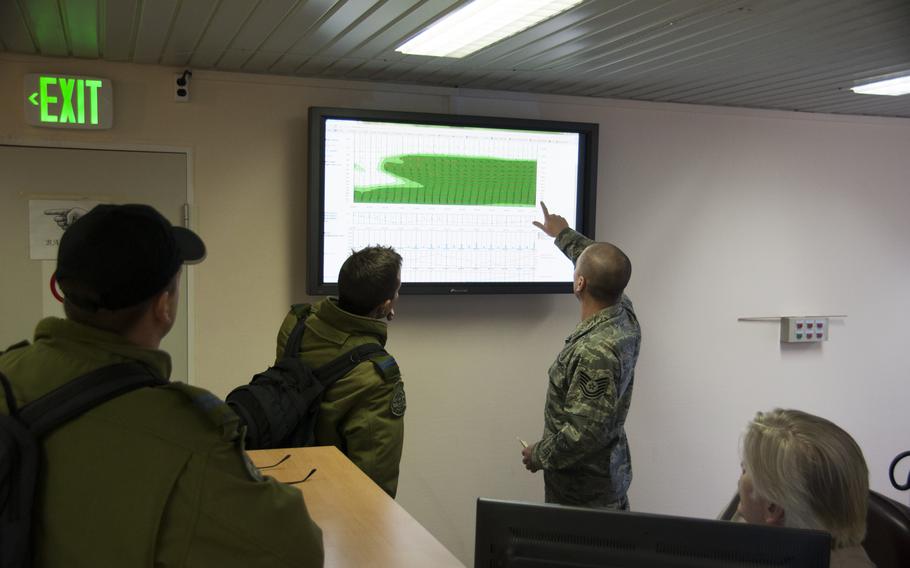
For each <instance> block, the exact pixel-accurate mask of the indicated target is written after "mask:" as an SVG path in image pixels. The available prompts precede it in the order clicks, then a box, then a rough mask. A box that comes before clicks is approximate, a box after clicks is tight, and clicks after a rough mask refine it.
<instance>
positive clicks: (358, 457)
mask: <svg viewBox="0 0 910 568" xmlns="http://www.w3.org/2000/svg"><path fill="white" fill-rule="evenodd" d="M296 323H297V314H296V313H295V312H294V310H291V311H290V312H289V313H288V315H287V316H286V317H285V318H284V322H282V324H281V329H280V330H279V331H278V356H279V357H280V356H281V355H282V354H283V353H284V346H285V344H286V343H287V340H288V336H289V335H290V334H291V331H292V330H293V329H294V325H295V324H296ZM387 330H388V325H387V324H386V322H385V321H382V320H378V319H375V318H369V317H364V316H358V315H354V314H351V313H348V312H346V311H344V310H342V309H341V308H339V307H338V300H337V299H335V298H327V299H324V300H322V301H320V302H318V303H317V304H315V305H313V306H312V307H311V314H310V316H309V317H308V318H307V322H306V329H305V330H304V332H303V340H302V341H301V342H300V344H301V352H300V356H301V358H303V360H304V361H305V362H306V363H307V364H308V365H310V366H311V367H319V366H321V365H324V364H326V363H328V362H329V361H331V360H332V359H334V358H335V357H338V356H339V355H341V354H342V353H343V352H345V351H350V350H351V349H353V348H354V347H357V346H359V345H364V344H367V343H378V344H380V345H383V346H384V345H385V342H386V332H387ZM404 411H405V395H404V383H403V382H402V380H401V372H400V371H399V369H398V364H397V363H396V362H395V359H394V358H392V357H391V356H390V355H386V356H383V357H381V358H377V359H372V360H371V361H370V362H367V361H364V362H363V363H361V364H360V365H358V366H357V367H354V369H353V370H352V371H351V372H349V373H348V374H347V375H345V376H344V377H341V378H340V379H338V380H337V381H336V382H335V384H333V385H332V386H331V387H329V388H328V390H327V391H326V393H325V398H324V399H323V401H322V403H321V404H320V406H319V417H318V418H317V420H316V445H319V446H332V445H333V446H337V447H338V449H339V450H341V451H342V452H343V453H344V454H345V455H346V456H347V457H348V458H349V459H350V460H351V461H352V462H354V464H355V465H356V466H357V467H359V468H360V469H361V471H363V472H364V473H365V474H367V475H368V476H369V477H370V479H372V480H373V481H374V482H375V483H376V484H377V485H379V486H380V487H381V488H382V489H383V490H384V491H385V492H386V493H388V494H389V495H390V496H391V497H393V498H394V497H395V493H396V492H397V490H398V464H399V462H400V461H401V449H402V446H403V445H404V418H403V417H404Z"/></svg>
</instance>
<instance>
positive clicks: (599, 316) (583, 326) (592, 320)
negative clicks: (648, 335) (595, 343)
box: [566, 301, 622, 343]
mask: <svg viewBox="0 0 910 568" xmlns="http://www.w3.org/2000/svg"><path fill="white" fill-rule="evenodd" d="M621 312H622V302H621V301H617V302H616V303H615V304H613V305H612V306H608V307H606V308H604V309H602V310H600V311H599V312H597V313H596V314H594V315H592V316H590V317H589V318H588V319H586V320H583V321H581V322H580V323H579V324H578V325H577V326H575V330H574V331H573V332H572V334H571V335H570V336H569V337H567V338H566V343H571V342H573V341H575V340H576V339H578V338H579V337H581V336H582V335H584V334H586V333H588V332H589V331H591V330H592V329H594V328H595V327H597V326H598V325H600V324H602V323H604V322H606V321H609V320H611V319H613V318H615V317H617V316H618V315H619V314H620V313H621Z"/></svg>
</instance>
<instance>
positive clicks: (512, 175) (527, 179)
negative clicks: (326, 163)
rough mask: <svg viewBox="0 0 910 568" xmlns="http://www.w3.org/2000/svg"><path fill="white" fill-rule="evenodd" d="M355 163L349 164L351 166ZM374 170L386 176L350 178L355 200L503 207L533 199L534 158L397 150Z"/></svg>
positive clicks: (533, 201)
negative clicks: (364, 180) (368, 180)
mask: <svg viewBox="0 0 910 568" xmlns="http://www.w3.org/2000/svg"><path fill="white" fill-rule="evenodd" d="M358 168H360V166H355V170H356V169H358ZM379 171H380V174H379V175H380V176H381V177H382V178H383V179H386V180H389V181H388V182H386V183H380V184H372V185H357V184H356V183H355V185H354V202H355V203H408V204H413V205H496V206H508V207H534V206H536V204H537V161H536V160H508V159H503V158H483V157H477V156H450V155H445V154H402V155H398V156H389V157H387V158H383V159H382V161H381V163H380V164H379Z"/></svg>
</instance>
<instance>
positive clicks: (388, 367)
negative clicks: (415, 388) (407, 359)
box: [370, 353, 401, 383]
mask: <svg viewBox="0 0 910 568" xmlns="http://www.w3.org/2000/svg"><path fill="white" fill-rule="evenodd" d="M370 361H372V362H373V366H374V367H376V370H377V371H379V374H380V375H382V379H383V380H384V381H385V382H387V383H391V382H394V381H397V380H400V379H401V369H399V368H398V362H397V361H395V358H394V357H392V356H391V355H389V354H388V353H384V354H380V355H375V356H373V357H370Z"/></svg>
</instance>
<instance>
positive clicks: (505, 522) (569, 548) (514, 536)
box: [474, 499, 831, 568]
mask: <svg viewBox="0 0 910 568" xmlns="http://www.w3.org/2000/svg"><path fill="white" fill-rule="evenodd" d="M474 547H475V548H474V566H475V568H489V567H491V566H496V567H498V568H531V567H532V566H533V567H542V566H546V567H548V568H605V567H614V566H615V567H619V566H622V567H623V568H761V567H763V566H766V567H768V568H771V567H773V568H827V567H828V565H829V562H830V555H831V535H830V534H828V533H826V532H822V531H816V530H805V529H792V528H783V527H772V526H766V525H750V524H747V523H734V522H730V521H715V520H708V519H693V518H687V517H671V516H667V515H652V514H648V513H633V512H629V511H613V510H609V509H582V508H578V507H562V506H559V505H543V504H536V503H521V502H518V501H498V500H494V499H478V500H477V532H476V538H475V544H474Z"/></svg>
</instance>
